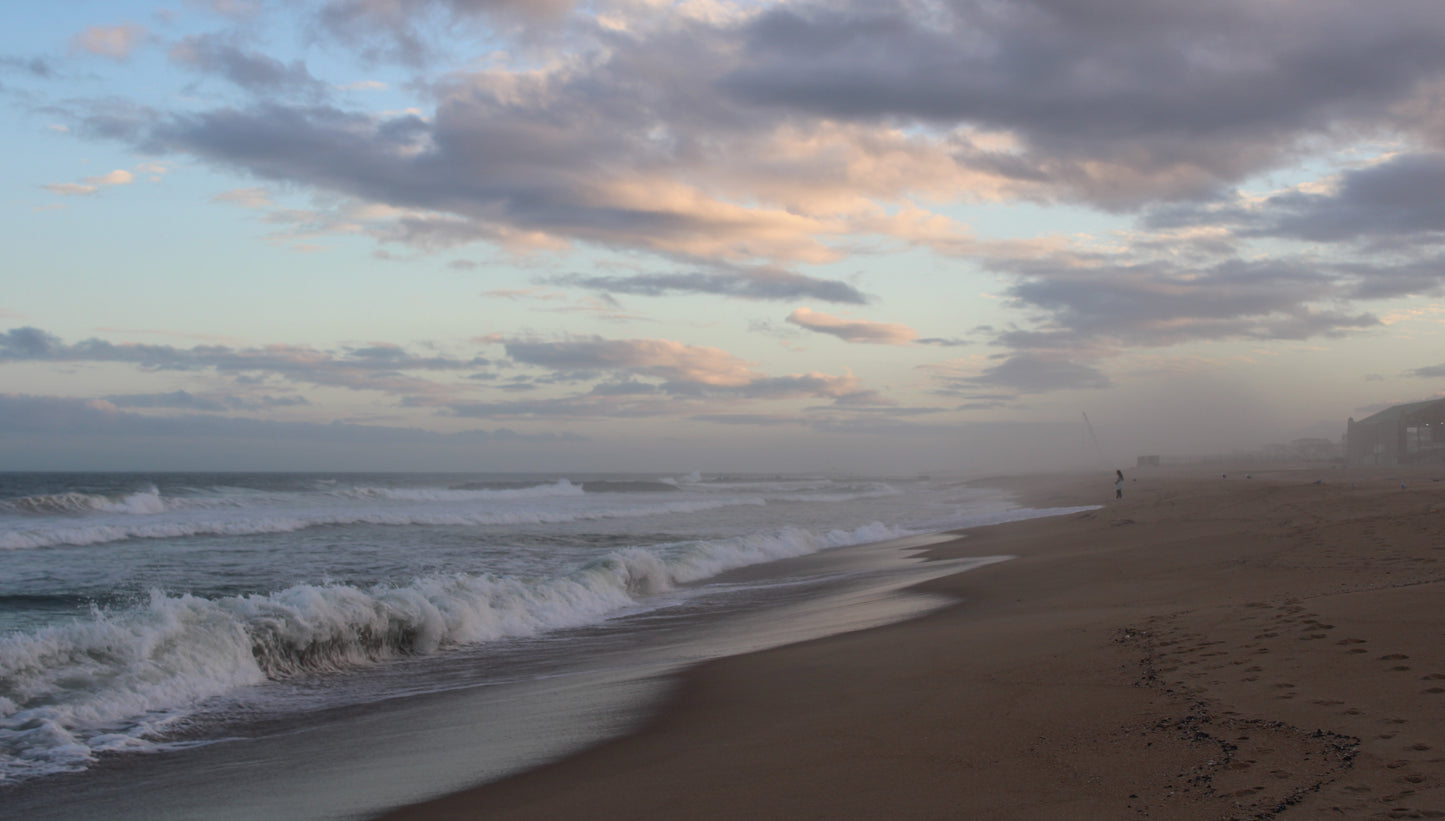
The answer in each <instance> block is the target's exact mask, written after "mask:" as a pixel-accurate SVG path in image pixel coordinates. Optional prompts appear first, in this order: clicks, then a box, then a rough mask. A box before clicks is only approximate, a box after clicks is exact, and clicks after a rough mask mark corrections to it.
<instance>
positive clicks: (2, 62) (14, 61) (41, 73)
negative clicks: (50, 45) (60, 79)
mask: <svg viewBox="0 0 1445 821" xmlns="http://www.w3.org/2000/svg"><path fill="white" fill-rule="evenodd" d="M0 72H4V73H10V72H14V73H18V74H26V75H29V76H31V77H36V78H39V79H42V80H48V79H50V78H52V77H54V76H55V67H54V66H52V65H51V64H50V61H48V60H46V59H44V58H42V57H16V56H13V55H8V54H0Z"/></svg>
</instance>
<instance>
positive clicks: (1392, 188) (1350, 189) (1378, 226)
mask: <svg viewBox="0 0 1445 821" xmlns="http://www.w3.org/2000/svg"><path fill="white" fill-rule="evenodd" d="M1442 190H1445V153H1436V152H1432V153H1416V154H1404V155H1400V156H1397V157H1394V158H1392V159H1390V160H1387V161H1385V162H1382V163H1378V164H1375V165H1371V166H1369V167H1366V168H1361V169H1356V170H1352V171H1347V172H1345V173H1344V174H1343V175H1341V177H1340V180H1339V181H1338V184H1337V185H1336V187H1335V189H1334V190H1333V191H1330V192H1328V193H1307V192H1303V191H1292V192H1289V193H1287V194H1282V195H1279V196H1276V197H1272V198H1271V199H1270V200H1269V201H1268V202H1266V203H1265V204H1264V206H1263V207H1262V209H1261V210H1262V211H1263V214H1264V216H1265V218H1266V222H1265V223H1264V224H1263V225H1259V226H1256V227H1252V228H1250V229H1247V233H1253V234H1258V235H1264V236H1276V237H1291V238H1296V239H1304V240H1309V241H1311V242H1332V243H1334V242H1351V241H1356V240H1361V239H1367V238H1369V239H1374V238H1388V239H1390V240H1391V241H1393V242H1399V241H1400V240H1413V241H1416V242H1420V241H1424V242H1430V243H1439V242H1441V241H1442V240H1445V197H1441V196H1440V192H1441V191H1442Z"/></svg>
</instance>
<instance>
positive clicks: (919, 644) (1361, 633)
mask: <svg viewBox="0 0 1445 821" xmlns="http://www.w3.org/2000/svg"><path fill="white" fill-rule="evenodd" d="M1128 475H1129V481H1128V482H1127V485H1126V488H1125V493H1124V498H1123V499H1122V500H1119V501H1115V500H1114V499H1113V498H1112V496H1113V483H1112V475H1100V476H1090V477H1056V478H1053V479H1049V480H1037V481H1031V482H1026V481H1023V480H1010V481H1013V482H1014V483H1015V486H1016V488H1017V490H1018V491H1019V492H1020V494H1021V496H1022V497H1023V498H1025V499H1026V500H1027V501H1028V502H1029V503H1032V504H1037V505H1040V506H1048V505H1077V504H1091V503H1099V504H1102V505H1103V507H1101V508H1100V509H1099V510H1097V511H1093V512H1089V513H1082V514H1075V515H1070V516H1063V517H1056V518H1051V519H1042V520H1033V521H1027V522H1017V523H1011V524H1006V525H997V526H992V527H987V528H980V529H977V530H973V531H969V532H967V533H964V534H960V536H959V538H957V539H955V540H952V541H949V542H946V543H943V544H940V545H937V546H934V547H932V548H929V551H928V552H929V554H930V555H933V556H937V557H963V556H992V555H1010V556H1013V557H1015V558H1013V559H1012V560H1010V561H1006V562H1002V563H997V564H991V565H988V566H986V567H983V568H981V569H977V570H973V571H970V572H966V573H960V574H957V575H954V576H950V577H946V578H943V579H939V580H936V581H932V582H929V583H927V584H926V585H925V589H927V590H929V591H931V592H936V593H941V594H945V595H947V596H950V597H953V598H955V599H956V600H957V603H956V604H955V605H953V606H950V607H947V608H945V609H942V610H939V611H936V612H934V613H932V614H929V615H927V616H924V617H922V618H918V619H914V620H912V621H907V622H902V623H898V624H894V625H890V626H887V627H882V628H877V629H872V630H867V631H862V632H855V633H848V634H843V635H837V636H833V637H830V638H826V639H822V640H818V641H813V642H808V643H804V644H797V645H791V646H787V647H783V648H779V649H775V650H770V651H766V652H761V653H756V654H752V655H745V656H736V657H731V658H726V659H722V660H719V661H714V662H710V663H707V664H704V665H702V666H699V667H697V668H694V669H692V670H689V671H688V672H686V673H685V674H684V675H683V676H682V678H681V681H680V683H679V685H678V686H677V688H676V689H675V691H674V695H673V696H672V698H671V699H670V700H669V702H668V703H667V704H665V705H663V706H662V708H661V709H660V710H659V712H658V714H657V716H656V717H655V718H654V719H653V720H651V721H650V722H649V723H648V724H647V725H646V726H645V727H644V728H643V729H642V730H641V731H640V732H638V733H636V734H633V735H630V736H627V737H625V738H621V739H618V740H615V741H611V742H607V743H604V744H602V745H600V746H598V747H595V748H593V749H591V750H588V751H585V752H583V753H581V754H579V755H576V756H573V757H571V758H568V759H566V760H563V761H561V762H558V763H556V764H553V765H549V766H546V767H543V768H541V769H537V770H533V771H530V772H527V773H523V774H521V775H518V776H514V777H511V778H508V779H506V780H503V781H500V782H496V783H492V784H487V785H483V786H480V787H478V788H476V789H474V790H470V791H467V792H463V793H458V794H455V795H451V796H448V797H445V798H441V799H438V800H435V801H431V802H427V803H424V804H419V805H415V806H412V807H408V808H403V809H400V810H397V811H395V812H393V813H391V814H389V815H386V816H384V817H385V818H386V819H388V821H403V820H406V821H439V820H440V819H473V818H477V819H480V818H486V819H534V818H535V819H565V818H577V819H582V818H587V819H654V818H658V819H660V818H666V819H713V818H716V819H738V818H788V819H810V818H816V819H824V818H834V819H835V818H928V819H1126V818H1154V819H1226V818H1237V819H1261V818H1286V819H1290V818H1300V819H1315V818H1345V819H1374V818H1445V607H1442V604H1445V595H1442V594H1445V583H1442V578H1445V577H1442V567H1441V564H1440V561H1441V559H1442V558H1445V481H1442V480H1445V467H1440V468H1437V469H1434V470H1415V471H1408V470H1404V469H1399V470H1389V469H1379V470H1375V471H1369V472H1365V471H1346V470H1339V469H1336V470H1314V471H1311V470H1296V471H1274V472H1268V473H1260V472H1256V473H1253V474H1251V475H1250V478H1245V475H1244V473H1242V472H1241V473H1237V474H1236V473H1230V475H1229V476H1228V477H1224V476H1221V475H1220V473H1218V472H1209V471H1204V470H1199V471H1195V472H1193V474H1192V475H1189V474H1184V473H1177V472H1168V471H1155V472H1152V473H1151V472H1145V471H1137V472H1130V473H1129V474H1128ZM995 484H997V482H995ZM1402 484H1403V487H1402Z"/></svg>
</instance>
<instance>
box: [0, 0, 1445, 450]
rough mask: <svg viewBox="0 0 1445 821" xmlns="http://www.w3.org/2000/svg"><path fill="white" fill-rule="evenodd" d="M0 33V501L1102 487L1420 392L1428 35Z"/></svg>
mask: <svg viewBox="0 0 1445 821" xmlns="http://www.w3.org/2000/svg"><path fill="white" fill-rule="evenodd" d="M6 17H7V25H6V26H5V27H3V28H0V107H3V109H0V110H3V116H0V146H3V149H4V155H5V156H6V157H7V162H5V163H4V164H0V184H3V185H4V187H5V190H6V196H5V198H4V200H3V206H0V207H3V209H4V210H3V223H0V224H3V226H4V227H3V229H0V230H3V236H4V244H5V252H6V253H5V263H4V266H3V269H0V285H3V288H0V469H76V468H98V469H127V468H131V469H167V468H173V469H215V470H224V469H309V468H314V469H327V470H335V469H374V470H386V469H406V470H417V469H436V470H538V471H559V470H577V471H583V470H658V471H682V472H686V471H691V470H694V469H697V470H703V471H716V470H726V471H738V470H760V471H786V470H799V471H812V470H860V471H861V470H883V471H961V472H982V471H993V470H1008V469H1035V468H1042V467H1069V466H1091V465H1092V466H1094V467H1100V466H1101V464H1100V463H1101V462H1108V463H1110V466H1112V465H1113V464H1114V463H1117V464H1119V465H1127V464H1132V462H1133V459H1134V456H1136V455H1138V454H1141V453H1164V454H1177V455H1184V454H1197V453H1208V452H1225V451H1230V450H1235V449H1250V448H1256V447H1259V446H1261V445H1264V444H1267V443H1269V442H1272V441H1287V440H1289V439H1293V438H1297V437H1302V436H1327V437H1330V438H1338V436H1339V435H1340V434H1341V433H1343V430H1344V421H1345V419H1346V417H1349V416H1352V415H1353V416H1356V417H1359V416H1362V415H1365V414H1367V413H1369V412H1371V411H1372V410H1373V409H1376V408H1378V407H1380V406H1383V405H1387V404H1390V403H1394V402H1401V401H1410V400H1416V399H1424V398H1429V397H1434V396H1440V395H1442V394H1445V335H1442V325H1445V297H1442V294H1445V193H1442V192H1445V108H1442V107H1441V106H1440V105H1439V104H1438V101H1439V100H1440V99H1441V96H1442V94H1445V7H1442V6H1441V5H1440V4H1439V3H1438V2H1435V1H1434V0H1421V1H1420V2H1397V3H1391V4H1389V5H1388V6H1379V5H1378V4H1365V3H1357V2H1333V1H1332V2H1319V0H1247V1H1246V0H1223V1H1222V2H1213V3H1206V4H1201V3H1198V2H1182V0H1181V1H1176V0H1122V1H1121V2H1112V3H1102V4H1100V3H1077V2H1072V0H1009V1H1008V2H1002V3H1000V2H992V0H990V1H989V2H982V0H953V1H952V2H947V1H945V0H869V1H868V2H837V1H836V0H834V1H832V2H810V1H809V0H796V1H795V2H728V1H727V0H707V1H706V2H704V1H703V0H689V1H688V2H677V3H668V2H661V0H597V2H591V3H582V2H572V1H571V0H547V1H546V2H536V0H532V1H530V2H524V0H309V1H308V2H280V0H171V1H170V2H165V3H158V2H140V0H109V1H108V2H79V1H77V2H66V3H48V2H39V0H17V2H15V3H12V4H10V5H9V6H7V14H6ZM1083 413H1087V414H1088V415H1089V418H1090V419H1091V420H1092V421H1093V423H1094V427H1095V429H1096V430H1097V432H1098V438H1099V441H1100V445H1101V446H1102V447H1103V449H1104V450H1105V451H1106V453H1105V455H1104V456H1103V457H1102V458H1101V457H1100V454H1099V453H1098V452H1097V451H1096V450H1095V449H1094V445H1093V442H1092V440H1091V439H1090V437H1089V435H1088V433H1087V431H1086V429H1085V428H1084V426H1083V424H1082V421H1081V419H1082V414H1083Z"/></svg>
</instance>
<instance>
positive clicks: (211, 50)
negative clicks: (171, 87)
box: [170, 34, 329, 98]
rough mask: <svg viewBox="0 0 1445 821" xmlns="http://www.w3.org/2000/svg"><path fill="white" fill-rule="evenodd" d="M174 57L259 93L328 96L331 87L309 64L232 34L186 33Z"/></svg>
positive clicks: (249, 90)
mask: <svg viewBox="0 0 1445 821" xmlns="http://www.w3.org/2000/svg"><path fill="white" fill-rule="evenodd" d="M170 58H171V61H172V62H174V63H176V64H177V65H179V66H182V67H184V68H187V69H190V70H192V71H197V72H202V73H205V74H213V75H216V76H218V77H222V78H224V79H226V80H228V81H230V82H231V83H234V84H235V85H236V86H238V87H239V88H241V89H243V90H245V91H248V92H251V93H253V94H257V95H267V96H274V95H278V94H299V95H303V96H308V97H315V98H321V97H324V96H325V94H326V93H327V91H328V90H329V89H328V87H327V86H326V85H325V84H324V83H322V82H321V81H320V80H317V79H316V78H315V77H313V76H311V72H310V71H309V70H307V68H306V64H305V63H304V62H302V61H300V60H295V61H293V62H291V63H290V64H289V65H288V64H286V63H282V62H281V61H280V60H277V59H276V58H274V57H270V56H267V55H265V54H261V53H258V52H254V51H247V50H245V49H243V48H241V47H240V45H239V44H238V43H237V42H236V40H235V39H234V38H232V37H227V36H223V35H216V34H197V35H192V36H190V37H186V38H184V39H182V40H180V41H179V42H177V43H176V44H175V45H173V46H171V50H170Z"/></svg>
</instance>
